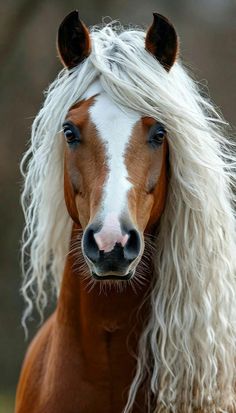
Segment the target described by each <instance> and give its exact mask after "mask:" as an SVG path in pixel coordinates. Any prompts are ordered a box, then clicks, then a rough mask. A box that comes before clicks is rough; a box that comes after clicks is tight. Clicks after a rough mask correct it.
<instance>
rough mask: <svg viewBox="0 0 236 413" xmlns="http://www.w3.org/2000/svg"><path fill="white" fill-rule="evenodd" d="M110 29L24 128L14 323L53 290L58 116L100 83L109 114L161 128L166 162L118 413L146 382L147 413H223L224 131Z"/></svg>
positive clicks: (233, 251) (228, 353)
mask: <svg viewBox="0 0 236 413" xmlns="http://www.w3.org/2000/svg"><path fill="white" fill-rule="evenodd" d="M118 29H119V30H117V29H116V28H115V27H114V26H112V25H110V26H106V27H104V28H102V29H101V28H96V27H94V28H93V29H92V31H91V37H92V53H91V54H90V56H89V57H88V58H87V59H86V60H85V61H84V62H83V63H82V64H81V65H79V66H78V67H76V68H74V69H73V70H71V71H68V70H65V69H64V70H62V72H61V73H60V74H59V76H58V78H57V79H56V80H55V81H54V82H53V83H52V85H51V86H50V88H49V89H48V91H47V93H46V99H45V102H44V105H43V107H42V109H41V110H40V112H39V114H38V115H37V117H36V119H35V121H34V123H33V127H32V140H31V146H30V148H29V150H28V151H27V152H26V154H25V156H24V158H23V161H22V165H23V167H22V168H23V169H25V172H24V176H25V188H24V192H23V195H22V204H23V209H24V213H25V219H26V226H25V230H24V235H23V248H22V251H23V266H24V268H26V270H25V272H24V281H23V286H22V292H23V296H24V298H25V299H26V302H27V309H26V312H25V314H24V318H23V323H25V321H26V318H27V317H28V316H29V315H30V313H31V311H32V308H33V303H35V304H36V307H37V309H38V311H39V312H40V314H41V315H42V313H43V310H44V308H45V306H46V304H47V293H46V291H45V282H46V281H47V280H48V278H49V279H50V280H51V283H52V285H53V286H54V287H55V288H56V290H57V291H58V290H59V288H60V280H61V276H62V273H63V267H64V262H65V257H66V254H67V251H68V246H69V238H70V232H71V225H72V222H71V219H70V217H69V215H68V212H67V209H66V206H65V202H64V193H63V138H62V136H61V133H60V130H61V125H62V123H63V121H64V119H65V116H66V113H67V111H68V109H69V108H70V107H71V106H72V105H73V104H74V103H75V102H76V101H79V100H80V98H81V96H82V95H83V94H84V93H85V92H86V90H87V88H88V87H89V85H91V83H92V82H93V81H94V80H95V79H96V78H98V77H99V78H100V82H101V84H102V87H103V88H104V89H105V91H106V92H107V93H108V94H109V95H110V96H111V98H112V99H113V100H114V101H115V102H116V103H117V105H124V106H126V107H129V108H132V109H133V110H137V111H139V112H141V113H143V115H144V116H151V117H153V118H156V119H157V120H158V121H161V122H162V123H163V124H164V125H165V127H166V128H167V131H168V143H169V151H170V170H171V177H170V182H169V190H168V199H167V203H166V208H165V211H164V214H163V216H162V218H161V222H160V228H159V232H158V235H157V237H156V255H155V258H154V259H155V263H154V264H155V271H154V274H153V283H154V284H153V290H152V295H151V308H152V313H151V316H150V320H149V322H148V325H147V327H146V329H145V331H144V332H143V335H142V337H141V339H140V346H139V347H140V348H139V356H138V358H137V371H136V376H135V378H134V381H133V383H132V385H131V388H130V392H129V399H128V403H127V406H126V409H125V413H128V412H131V410H132V406H133V403H134V399H135V395H136V392H137V390H138V388H139V385H140V384H141V383H142V380H143V379H144V378H145V377H148V378H149V383H150V386H149V392H148V398H149V400H150V398H154V400H155V405H156V408H155V413H159V412H178V413H180V412H181V413H187V412H192V411H195V409H196V410H197V409H200V408H201V409H202V411H203V412H209V413H213V412H231V411H232V409H233V408H235V372H236V366H235V353H236V341H235V340H236V282H235V274H236V271H235V270H236V268H235V262H236V239H235V218H234V212H233V205H232V201H233V193H232V189H231V186H232V183H233V181H234V178H235V176H234V167H235V158H234V155H233V146H232V145H229V144H228V141H227V138H226V136H225V131H224V129H223V121H222V120H221V119H220V117H219V115H218V114H217V113H216V111H215V109H214V107H213V106H212V105H211V103H210V102H209V101H208V100H207V99H205V98H203V97H202V96H201V94H200V93H199V90H198V86H197V84H196V83H195V82H194V81H193V80H191V78H190V77H189V76H188V74H187V73H186V70H185V69H184V68H183V67H182V66H181V64H180V63H178V62H176V63H175V64H174V66H173V68H172V69H171V70H170V72H169V73H167V72H166V71H165V70H164V68H163V67H162V66H161V65H160V64H159V63H158V62H157V61H156V60H155V59H154V58H153V57H152V56H151V55H150V54H149V53H148V52H147V51H145V49H144V33H143V32H142V31H138V30H132V29H131V30H128V31H122V30H121V28H120V27H118ZM29 157H30V160H29V161H28V159H29ZM25 164H26V165H27V166H26V168H25ZM28 254H29V262H27V261H28V258H27V257H28ZM147 405H148V404H147ZM147 409H148V407H147Z"/></svg>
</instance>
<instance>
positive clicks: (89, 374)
mask: <svg viewBox="0 0 236 413" xmlns="http://www.w3.org/2000/svg"><path fill="white" fill-rule="evenodd" d="M133 346H134V343H133V342H132V343H131V347H133ZM51 354H52V357H50V355H49V356H48V360H47V365H48V368H46V371H47V376H46V377H45V381H44V384H43V389H42V394H43V397H42V400H44V403H45V405H44V406H42V407H40V409H42V412H43V411H45V409H46V410H47V413H54V412H55V411H56V412H57V413H100V412H101V413H121V412H122V410H123V408H124V406H125V403H126V400H127V393H128V389H129V387H130V384H131V381H132V377H133V374H134V369H135V360H134V358H133V357H132V356H131V355H130V352H129V351H128V348H127V336H126V333H125V332H124V331H115V332H110V331H102V332H101V334H100V335H99V337H94V338H93V341H90V342H87V341H84V340H82V339H81V338H80V339H79V340H78V337H71V338H70V339H69V338H68V336H67V337H66V338H64V339H63V340H62V341H61V342H60V340H59V341H58V342H57V343H56V344H55V345H54V346H53V347H52V350H51ZM51 366H53V368H52V367H51ZM49 369H50V370H49ZM141 411H144V406H143V410H137V413H138V412H141ZM134 412H135V413H136V411H134ZM37 413H41V410H39V412H38V411H37Z"/></svg>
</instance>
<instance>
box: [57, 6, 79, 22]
mask: <svg viewBox="0 0 236 413" xmlns="http://www.w3.org/2000/svg"><path fill="white" fill-rule="evenodd" d="M78 20H79V10H77V9H76V10H73V11H71V12H70V13H69V14H67V15H66V17H65V18H64V19H63V20H62V22H61V24H60V26H62V24H64V23H68V22H69V21H71V22H75V21H78Z"/></svg>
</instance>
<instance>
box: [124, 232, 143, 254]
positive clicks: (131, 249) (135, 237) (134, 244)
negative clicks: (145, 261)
mask: <svg viewBox="0 0 236 413" xmlns="http://www.w3.org/2000/svg"><path fill="white" fill-rule="evenodd" d="M128 235H129V238H128V241H127V243H126V244H125V246H124V256H125V258H126V259H127V260H129V261H133V260H134V259H135V258H137V257H138V255H139V253H140V248H141V240H140V235H139V233H138V231H136V229H132V230H130V231H129V233H128Z"/></svg>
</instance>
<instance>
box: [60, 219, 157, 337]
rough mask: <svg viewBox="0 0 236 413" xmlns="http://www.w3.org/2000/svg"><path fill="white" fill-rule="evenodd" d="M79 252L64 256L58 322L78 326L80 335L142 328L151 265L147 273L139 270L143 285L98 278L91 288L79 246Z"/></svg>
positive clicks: (123, 331) (72, 241)
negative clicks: (65, 257)
mask: <svg viewBox="0 0 236 413" xmlns="http://www.w3.org/2000/svg"><path fill="white" fill-rule="evenodd" d="M75 233H76V228H75V227H74V229H73V231H72V239H71V245H74V237H75ZM77 234H78V232H77ZM78 254H79V255H75V254H72V253H71V254H68V256H67V260H66V264H65V269H64V275H63V280H62V287H61V293H60V297H59V301H58V308H57V319H58V322H59V323H60V324H61V325H64V326H70V327H72V329H75V330H76V331H78V330H80V333H81V334H80V336H83V337H87V336H89V334H90V333H91V332H92V334H93V336H94V335H96V334H97V335H98V336H99V335H100V334H103V333H104V332H111V333H112V332H117V331H121V332H122V334H127V335H128V334H129V333H130V331H131V330H133V329H134V326H136V328H135V329H136V330H137V329H141V328H142V327H143V322H144V319H145V318H146V315H147V311H148V310H147V307H148V304H147V303H146V304H145V305H143V302H144V298H145V296H146V295H147V293H148V291H149V287H150V278H151V277H150V274H151V268H150V269H149V271H148V272H147V274H144V273H143V271H142V276H143V278H145V282H144V284H143V285H136V286H135V285H134V288H133V287H132V285H131V284H130V283H127V282H124V285H123V286H121V285H120V284H117V285H110V286H109V285H106V286H105V285H102V284H101V283H102V282H103V281H101V282H95V283H94V286H93V287H92V288H91V287H89V286H88V283H89V278H90V277H91V275H90V274H89V271H88V270H87V269H85V266H84V262H83V257H82V252H81V250H78ZM78 263H79V264H78ZM140 267H142V265H141V266H140ZM145 268H146V265H145ZM146 271H147V270H146ZM86 278H87V279H86ZM90 279H91V278H90ZM118 282H119V281H118ZM101 288H102V289H101ZM91 326H92V328H91ZM136 333H137V331H136Z"/></svg>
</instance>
